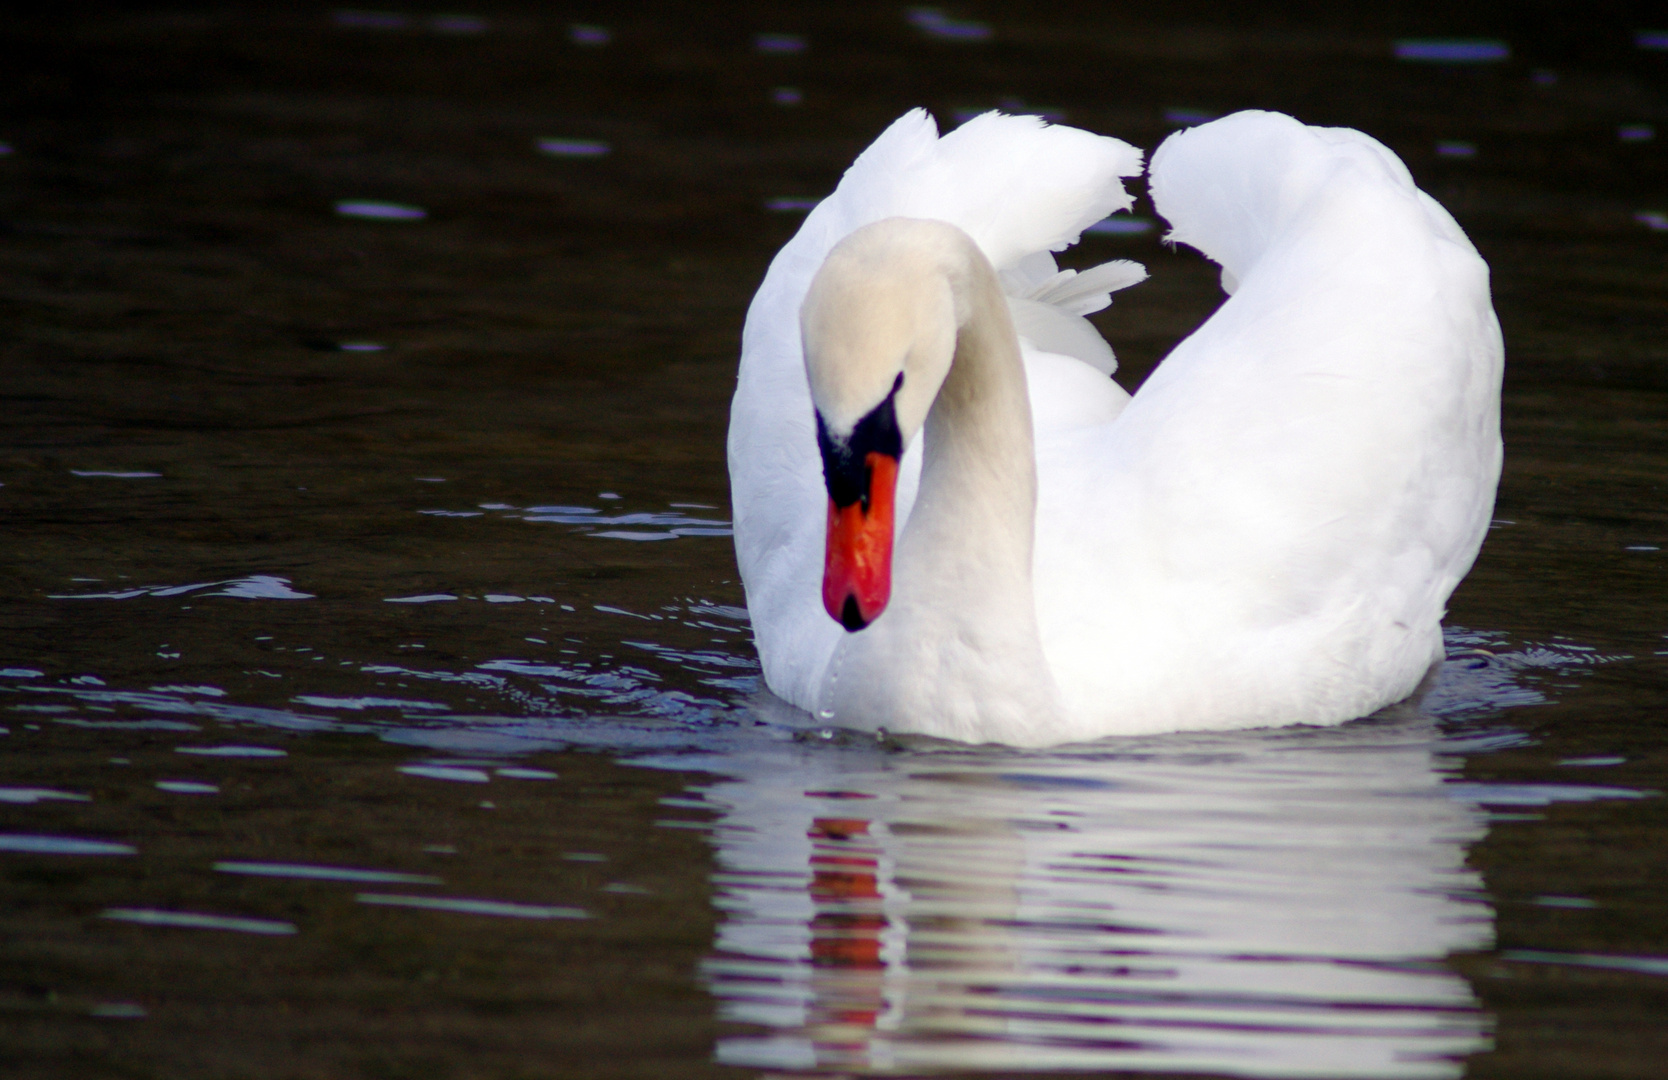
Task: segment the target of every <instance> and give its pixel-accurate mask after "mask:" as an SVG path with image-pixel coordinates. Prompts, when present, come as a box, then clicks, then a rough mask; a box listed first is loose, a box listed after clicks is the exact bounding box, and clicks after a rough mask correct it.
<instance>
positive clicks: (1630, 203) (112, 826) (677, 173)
mask: <svg viewBox="0 0 1668 1080" xmlns="http://www.w3.org/2000/svg"><path fill="white" fill-rule="evenodd" d="M1617 10H1620V9H1617ZM1610 11H1611V9H1608V8H1606V9H1602V10H1600V9H1594V13H1592V14H1590V15H1583V14H1578V13H1575V12H1573V11H1572V12H1571V13H1567V14H1563V15H1555V14H1552V13H1549V12H1547V11H1542V10H1540V9H1532V10H1519V9H1518V8H1516V7H1507V6H1504V5H1502V6H1498V7H1487V6H1480V7H1477V8H1474V9H1464V10H1450V7H1445V6H1441V5H1426V6H1423V7H1421V6H1418V5H1414V6H1411V7H1410V6H1407V5H1398V6H1396V7H1395V8H1393V9H1392V8H1390V7H1385V8H1384V9H1382V10H1380V9H1378V8H1373V7H1365V8H1357V9H1353V10H1350V11H1341V12H1339V13H1337V14H1336V15H1334V16H1329V17H1326V18H1325V19H1324V20H1322V21H1316V19H1317V18H1319V17H1318V16H1316V15H1315V14H1314V13H1313V12H1310V11H1309V10H1308V9H1306V8H1302V7H1299V6H1296V5H1293V6H1291V7H1289V8H1282V7H1266V8H1259V9H1258V13H1257V14H1256V15H1255V16H1254V17H1253V16H1252V15H1250V14H1246V15H1243V16H1240V15H1235V14H1234V13H1232V12H1228V13H1223V12H1221V11H1219V10H1218V9H1217V8H1216V7H1215V6H1208V5H1186V4H1183V5H1164V6H1160V5H1139V4H1138V5H1133V6H1131V5H1119V6H1117V7H1116V8H1115V9H1114V8H1108V7H1106V6H1104V5H1074V4H1060V5H1053V6H1052V7H1050V8H1049V10H1048V11H1047V12H1046V13H1042V12H1038V13H1035V14H1034V15H1030V14H1024V13H1012V12H1005V11H1003V10H1002V9H1000V7H998V6H993V5H967V6H965V7H955V8H944V9H925V8H917V9H906V8H904V7H901V6H899V7H891V6H858V5H814V4H805V5H798V6H794V7H791V8H783V7H780V6H773V5H745V4H743V5H734V6H731V7H727V8H726V9H725V10H724V12H723V13H722V14H721V15H719V16H718V17H715V15H714V12H713V10H712V9H710V8H708V7H705V6H702V5H678V4H645V5H637V6H633V7H632V8H631V9H630V12H629V14H622V13H621V12H620V11H613V10H611V9H609V8H607V7H604V6H598V7H595V8H588V9H584V10H581V9H579V8H574V9H573V10H572V11H557V10H555V9H552V8H546V7H542V6H540V7H535V6H523V7H513V6H494V7H492V8H490V9H488V8H481V9H473V10H472V11H470V12H468V13H463V14H458V13H453V12H450V11H446V12H439V11H430V10H428V9H424V10H421V11H419V10H415V9H413V10H407V11H404V12H397V11H383V10H377V11H335V10H333V9H331V8H329V7H319V8H316V9H314V8H308V7H305V6H303V7H300V8H297V7H285V8H282V9H279V8H277V7H271V8H265V7H262V6H260V5H245V6H242V7H237V8H202V9H197V8H186V7H177V8H171V9H169V10H168V11H167V12H165V13H157V12H143V11H137V12H136V11H133V10H129V9H121V8H117V7H99V6H93V5H88V6H81V7H76V8H73V9H66V10H64V11H58V12H54V13H52V14H46V15H37V16H32V17H29V18H26V19H23V20H21V21H14V22H11V23H8V24H7V25H6V27H4V28H3V30H0V49H3V51H4V58H5V64H6V70H7V71H8V78H7V79H6V80H5V83H6V85H5V86H4V87H0V98H3V100H4V108H3V110H0V142H3V144H4V148H5V153H3V154H0V193H3V194H0V225H3V228H4V238H3V243H0V269H3V273H0V305H3V307H4V312H5V321H4V328H5V333H4V339H3V344H0V398H3V400H4V409H3V410H0V485H3V486H0V538H3V544H4V550H5V557H4V559H0V582H3V585H4V587H3V589H0V728H3V729H4V730H5V734H3V735H0V1064H3V1069H4V1072H5V1073H6V1075H8V1076H16V1077H71V1076H73V1077H151V1076H155V1077H170V1078H176V1077H232V1076H236V1077H294V1076H331V1077H335V1076H341V1077H360V1076H363V1077H379V1078H380V1077H407V1076H409V1077H425V1078H427V1077H535V1076H564V1077H565V1076H621V1077H626V1076H641V1077H685V1076H688V1077H696V1076H702V1077H704V1076H725V1077H730V1076H736V1077H786V1076H813V1075H841V1076H850V1075H864V1074H870V1073H877V1074H890V1075H923V1074H932V1075H951V1076H960V1075H965V1076H970V1077H971V1076H981V1075H999V1076H1002V1077H1018V1076H1033V1075H1035V1076H1041V1075H1049V1074H1054V1073H1059V1072H1063V1071H1071V1072H1100V1073H1105V1072H1120V1073H1134V1074H1143V1075H1146V1074H1153V1075H1209V1076H1219V1075H1221V1076H1247V1077H1409V1078H1412V1077H1459V1076H1477V1077H1485V1076H1487V1077H1542V1076H1544V1077H1580V1076H1594V1077H1597V1076H1605V1077H1617V1076H1638V1077H1645V1076H1661V1075H1663V1069H1664V1066H1663V1064H1662V1063H1663V1062H1664V1061H1668V809H1665V806H1668V803H1665V800H1664V799H1663V798H1662V797H1661V796H1662V792H1664V791H1668V724H1665V708H1668V587H1665V584H1668V563H1665V561H1664V560H1668V512H1665V499H1668V345H1665V344H1664V342H1665V341H1668V335H1665V334H1664V332H1663V331H1664V321H1665V320H1664V316H1665V314H1668V302H1665V300H1664V297H1665V296H1668V194H1665V193H1668V154H1665V153H1664V145H1665V143H1668V94H1665V89H1668V27H1664V26H1660V25H1656V26H1653V25H1650V24H1635V23H1633V22H1628V21H1626V20H1625V19H1622V18H1620V16H1617V17H1616V18H1615V19H1614V20H1612V21H1603V20H1600V19H1599V18H1598V16H1599V15H1600V14H1604V16H1605V18H1606V19H1609V18H1610V16H1609V15H1608V14H1605V13H1606V12H1610ZM1398 54H1399V55H1398ZM915 105H926V106H928V107H930V108H931V109H933V110H934V112H935V113H936V114H937V115H938V117H939V118H940V121H941V123H942V124H943V125H944V126H945V127H949V126H951V125H953V124H954V123H956V122H957V118H958V117H962V116H965V115H968V114H970V113H976V112H978V111H981V110H984V109H988V108H993V107H1003V108H1006V109H1010V110H1015V111H1036V112H1041V113H1044V114H1045V115H1050V116H1053V117H1057V118H1060V119H1063V120H1064V121H1065V122H1069V123H1073V124H1077V125H1080V126H1083V127H1086V128H1089V129H1091V130H1095V131H1099V132H1104V133H1107V134H1113V135H1117V136H1119V137H1121V138H1124V139H1126V140H1129V141H1131V142H1133V143H1135V144H1137V145H1140V146H1142V147H1144V148H1146V149H1147V150H1149V151H1150V150H1151V149H1152V148H1153V147H1155V146H1156V145H1157V144H1158V142H1159V141H1160V140H1161V139H1162V138H1163V137H1164V135H1165V134H1167V133H1168V132H1169V131H1172V130H1175V129H1176V128H1177V127H1179V126H1182V125H1185V124H1188V123H1194V122H1198V121H1199V120H1200V119H1203V118H1206V117H1209V116H1213V115H1220V114H1222V113H1225V112H1229V111H1232V110H1234V109H1238V108H1244V107H1262V108H1277V109H1282V110H1286V111H1289V112H1292V113H1294V114H1295V115H1297V116H1299V117H1300V118H1301V119H1303V120H1305V121H1308V122H1311V123H1324V124H1343V125H1349V126H1355V127H1359V128H1361V129H1362V130H1365V131H1367V132H1368V133H1370V134H1372V135H1374V136H1376V137H1378V138H1380V139H1381V140H1383V141H1384V142H1386V143H1387V144H1388V145H1389V146H1391V147H1392V148H1393V149H1394V150H1396V151H1397V152H1398V153H1399V154H1401V155H1402V156H1403V158H1404V159H1405V160H1406V161H1407V163H1408V165H1409V167H1410V168H1411V169H1412V170H1413V172H1414V174H1415V176H1416V177H1417V178H1418V179H1419V181H1420V183H1421V184H1422V186H1424V187H1425V188H1426V190H1428V191H1430V192H1431V193H1432V194H1433V195H1434V196H1436V197H1437V198H1438V199H1439V200H1440V201H1442V202H1443V203H1444V204H1445V205H1446V206H1448V207H1449V208H1450V209H1451V210H1452V211H1453V212H1454V213H1455V215H1456V216H1457V218H1458V219H1459V221H1460V222H1461V224H1462V225H1463V226H1464V227H1465V228H1466V229H1467V230H1468V231H1469V232H1470V234H1471V235H1472V237H1473V238H1474V239H1475V241H1476V243H1477V245H1478V247H1479V248H1480V250H1481V251H1482V252H1483V254H1484V256H1485V257H1486V258H1487V259H1488V260H1489V261H1490V263H1491V265H1492V267H1493V270H1494V285H1495V292H1496V302H1497V306H1498V309H1499V313H1500V317H1501V321H1502V324H1503V326H1504V330H1505V335H1506V341H1507V352H1508V371H1507V384H1506V395H1505V403H1504V416H1505V421H1504V422H1505V428H1506V439H1507V463H1506V473H1505V477H1504V480H1503V482H1502V486H1501V491H1500V500H1499V504H1498V507H1497V510H1496V518H1497V521H1496V523H1495V528H1494V529H1493V530H1492V531H1491V533H1490V537H1489V541H1488V544H1487V545H1486V546H1485V548H1484V550H1483V553H1482V556H1481V559H1480V560H1479V562H1478V565H1477V568H1476V569H1475V571H1474V572H1473V573H1472V575H1471V577H1470V578H1469V579H1468V580H1467V582H1466V583H1465V584H1464V585H1462V586H1461V588H1460V590H1459V592H1458V593H1457V594H1456V595H1455V597H1454V600H1453V604H1452V610H1451V615H1450V630H1449V645H1450V658H1449V661H1448V663H1447V664H1446V665H1445V667H1444V668H1443V670H1442V671H1441V673H1440V675H1439V677H1438V678H1437V679H1436V680H1435V682H1434V683H1433V685H1432V686H1431V688H1430V691H1429V693H1428V694H1427V695H1426V696H1425V697H1424V698H1423V699H1421V700H1420V701H1417V702H1413V703H1409V704H1407V705H1404V706H1400V707H1398V708H1395V709H1392V710H1389V711H1388V712H1387V713H1385V714H1383V715H1381V716H1377V717H1374V718H1371V719H1367V720H1362V721H1358V722H1355V723H1351V724H1347V725H1344V726H1342V727H1339V728H1336V729H1330V730H1313V729H1286V730H1276V731H1257V732H1243V733H1233V734H1209V735H1183V736H1169V737H1153V738H1141V739H1126V740H1106V741H1103V742H1100V743H1095V744H1092V745H1087V746H1078V747H1070V748H1065V749H1061V750H1058V751H1048V752H1041V751H1039V752H1024V753H1020V752H1013V751H1006V750H1003V749H1000V748H989V747H987V748H970V747H965V746H958V745H953V744H947V743H940V742H932V741H928V740H919V739H895V738H885V739H881V740H878V741H877V740H875V739H874V738H872V737H867V736H864V737H859V736H854V735H851V734H849V733H845V732H838V731H831V730H822V729H818V728H817V727H815V726H814V725H812V724H811V722H810V718H808V717H806V716H804V715H803V714H798V713H796V712H795V711H794V710H792V709H789V708H788V707H786V706H784V705H782V704H781V703H780V702H777V701H775V700H774V699H772V698H771V697H770V696H769V695H768V694H767V693H764V692H763V691H762V690H761V687H760V684H759V679H758V674H757V663H756V660H755V657H754V653H753V650H752V646H751V642H750V639H749V631H748V624H747V618H746V612H745V608H744V600H743V597H742V595H741V590H740V587H739V585H738V584H737V582H736V572H735V565H734V561H733V558H732V555H731V549H730V540H729V538H728V519H729V511H728V496H727V491H726V478H725V468H724V460H723V440H724V428H725V422H726V413H727V404H728V397H729V393H730V391H731V388H732V385H733V378H734V370H735V362H736V354H737V349H738V339H739V332H740V327H741V322H742V318H743V315H744V313H745V309H746V305H747V302H748V300H749V298H750V296H751V293H752V290H753V288H754V287H755V286H756V285H757V283H758V281H759V279H760V278H761V276H762V275H763V272H764V268H765V266H766V264H767V263H768V261H769V259H770V257H771V255H772V254H773V252H774V251H775V249H776V248H777V247H778V246H780V245H781V244H782V243H783V242H784V241H785V240H786V239H787V238H788V237H789V236H791V235H792V233H793V230H794V229H795V228H796V227H797V224H798V221H799V220H800V216H801V215H802V213H803V208H804V207H805V206H806V205H808V203H809V202H811V201H814V200H815V199H816V198H817V197H819V196H820V195H822V194H825V193H826V192H827V191H828V190H829V189H830V188H831V187H832V185H833V183H834V182H835V180H836V179H837V178H838V176H839V174H840V172H841V170H842V169H843V168H844V167H845V165H846V164H848V163H849V161H850V159H851V158H852V156H853V155H854V154H855V153H856V152H857V151H858V150H860V149H861V148H862V147H863V146H864V145H866V143H867V142H868V141H869V140H870V139H872V138H873V137H874V135H875V134H877V133H878V132H879V131H880V130H881V129H882V128H883V127H884V126H885V124H886V123H888V122H889V121H890V120H891V119H893V118H894V117H895V116H897V115H898V114H900V113H901V112H903V111H904V110H905V109H907V108H909V107H912V106H915ZM1136 187H1137V188H1138V189H1139V188H1140V187H1141V185H1140V184H1139V183H1137V185H1136ZM1136 217H1137V218H1138V219H1140V220H1141V221H1144V222H1146V223H1147V227H1145V228H1141V227H1140V226H1129V227H1127V228H1126V231H1121V232H1099V233H1092V234H1090V235H1088V236H1087V237H1086V238H1085V240H1084V242H1083V244H1082V245H1081V247H1080V248H1078V249H1076V250H1075V251H1074V252H1072V253H1069V254H1068V255H1067V256H1066V257H1065V259H1064V261H1065V262H1066V263H1067V264H1068V265H1084V264H1087V263H1091V262H1098V261H1104V260H1106V259H1109V258H1116V257H1129V258H1134V259H1138V260H1140V261H1142V262H1144V263H1146V264H1147V266H1148V267H1149V269H1150V270H1151V271H1152V274H1153V277H1152V280H1150V281H1149V282H1147V283H1145V284H1143V285H1142V286H1140V287H1139V288H1137V289H1134V290H1131V291H1130V292H1128V293H1123V294H1120V296H1119V300H1118V303H1117V305H1116V306H1115V307H1114V308H1113V309H1111V310H1109V311H1108V312H1106V313H1104V314H1102V315H1100V316H1097V317H1096V321H1097V324H1098V325H1099V326H1100V327H1101V328H1102V330H1103V331H1104V332H1105V333H1106V335H1107V337H1108V338H1109V340H1111V341H1112V343H1113V345H1114V346H1115V347H1116V348H1117V350H1118V353H1119V356H1120V358H1121V360H1122V363H1123V368H1122V370H1121V372H1120V374H1119V378H1120V379H1121V380H1122V381H1124V383H1125V385H1126V386H1130V387H1132V388H1133V387H1134V386H1136V385H1138V383H1139V382H1140V380H1141V379H1142V378H1143V377H1144V375H1145V374H1146V373H1147V372H1148V371H1150V370H1151V368H1152V367H1153V365H1154V364H1156V363H1157V362H1158V361H1159V360H1160V359H1161V358H1162V356H1163V355H1164V353H1165V352H1166V351H1167V350H1168V349H1169V348H1170V347H1171V346H1172V345H1173V344H1174V343H1175V342H1176V341H1177V340H1178V339H1179V338H1180V337H1182V336H1184V335H1185V334H1186V333H1187V332H1188V331H1189V330H1190V329H1191V328H1192V327H1193V326H1195V325H1197V324H1198V322H1199V321H1200V320H1201V319H1202V318H1204V317H1205V316H1206V315H1207V314H1208V313H1209V312H1210V311H1211V310H1212V309H1213V308H1214V306H1215V305H1216V304H1217V303H1219V302H1220V300H1221V292H1220V290H1219V289H1218V287H1217V284H1216V280H1217V278H1216V273H1215V271H1214V269H1213V267H1211V266H1210V265H1209V264H1207V263H1205V262H1204V261H1203V260H1202V259H1200V258H1199V257H1198V256H1197V255H1196V254H1193V253H1191V252H1189V251H1186V250H1174V251H1173V250H1170V249H1168V248H1166V247H1165V246H1164V245H1163V244H1162V243H1161V242H1160V239H1159V237H1160V235H1161V227H1160V226H1159V225H1158V224H1157V223H1156V222H1155V219H1154V216H1153V214H1152V210H1151V207H1150V204H1147V203H1146V202H1145V200H1144V199H1143V200H1141V201H1140V202H1139V203H1138V205H1137V208H1136Z"/></svg>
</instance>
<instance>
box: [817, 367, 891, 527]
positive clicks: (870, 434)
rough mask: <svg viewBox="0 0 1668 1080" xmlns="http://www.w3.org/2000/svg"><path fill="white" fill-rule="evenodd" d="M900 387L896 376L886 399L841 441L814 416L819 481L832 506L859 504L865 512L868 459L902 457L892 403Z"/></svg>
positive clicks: (866, 508) (866, 504)
mask: <svg viewBox="0 0 1668 1080" xmlns="http://www.w3.org/2000/svg"><path fill="white" fill-rule="evenodd" d="M902 386H903V373H902V372H899V373H898V377H897V380H896V381H894V382H893V383H892V389H891V390H890V391H889V392H888V393H887V395H886V397H885V398H884V399H883V400H882V401H881V403H880V404H879V405H876V406H875V407H874V408H873V409H870V410H869V411H868V413H867V414H865V415H864V417H863V418H862V419H861V420H859V421H857V423H856V425H854V426H853V427H852V429H851V434H850V435H847V436H846V437H844V438H840V437H838V436H835V435H833V434H831V433H830V432H829V430H828V424H827V423H826V422H825V421H824V420H823V418H822V413H821V412H818V413H817V448H818V449H819V450H821V451H822V477H823V481H824V482H825V483H826V484H827V485H828V497H829V498H830V499H832V500H833V501H834V505H835V506H838V507H845V506H850V505H851V504H852V503H855V502H861V503H862V504H863V509H864V510H865V511H867V510H868V500H869V465H868V460H869V455H870V454H884V455H886V456H887V457H890V458H892V459H893V460H897V459H898V458H901V457H902V456H903V435H902V433H901V432H899V431H898V411H897V407H896V405H895V404H894V401H893V399H894V398H896V397H897V396H898V390H899V388H900V387H902Z"/></svg>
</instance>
